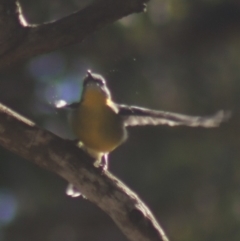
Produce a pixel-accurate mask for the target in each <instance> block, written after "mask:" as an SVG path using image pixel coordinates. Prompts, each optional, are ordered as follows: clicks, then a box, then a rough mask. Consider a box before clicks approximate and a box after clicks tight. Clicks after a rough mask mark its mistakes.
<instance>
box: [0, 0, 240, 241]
mask: <svg viewBox="0 0 240 241" xmlns="http://www.w3.org/2000/svg"><path fill="white" fill-rule="evenodd" d="M89 2H90V1H87V0H85V1H84V0H51V1H48V0H35V1H28V0H21V1H20V3H21V4H22V7H23V13H24V15H25V17H26V19H27V21H28V22H29V23H31V24H38V23H39V24H40V23H43V22H46V21H52V20H55V19H59V18H61V17H63V16H66V15H68V14H70V13H72V12H74V11H77V10H79V9H81V8H83V7H84V6H86V5H87V4H88V3H89ZM89 17H91V16H89ZM239 29H240V3H239V1H229V0H215V1H213V0H212V1H211V0H201V1H200V0H195V1H192V0H169V1H167V0H151V1H150V2H149V4H148V11H147V12H146V13H142V14H134V15H131V16H129V17H127V18H124V19H122V20H120V21H118V22H117V23H115V24H112V25H111V26H108V27H106V28H104V29H102V30H100V31H98V32H96V33H94V34H93V35H91V37H89V38H87V39H85V41H84V42H82V43H81V44H78V45H74V46H70V47H66V48H64V49H62V50H58V51H55V52H52V53H50V54H45V55H40V56H37V57H35V58H32V59H30V60H28V61H26V62H24V63H18V64H17V65H15V66H12V67H11V68H9V69H8V70H6V71H4V72H1V73H0V101H1V102H3V103H4V104H6V105H8V106H9V107H11V108H12V109H14V110H15V111H17V112H19V113H21V114H23V115H24V116H26V117H28V118H30V119H32V120H33V121H34V122H36V123H37V124H38V125H40V126H41V127H44V128H46V129H48V130H50V131H52V132H54V133H56V134H57V135H59V136H62V137H64V138H69V137H71V134H70V131H69V128H68V125H67V116H66V113H63V112H56V111H55V110H54V108H53V105H54V103H55V101H57V100H60V99H64V100H66V101H67V102H72V101H76V100H78V99H79V96H80V93H81V89H82V87H81V84H82V79H83V77H84V75H85V74H86V71H87V69H91V70H92V71H93V72H97V73H99V74H102V75H103V76H104V77H105V78H106V79H107V80H108V83H109V86H110V88H111V90H112V93H113V97H114V100H115V101H117V102H121V103H128V104H134V105H140V106H144V107H149V108H154V109H162V110H168V111H174V112H180V113H186V114H192V115H196V114H199V115H208V114H213V113H214V112H216V111H217V110H220V109H227V110H232V111H233V118H232V119H231V120H230V121H229V122H228V123H225V124H223V125H222V126H221V127H220V128H216V129H202V128H190V127H174V128H171V127H168V126H159V127H133V128H132V129H130V130H129V139H128V141H127V142H126V143H125V144H124V145H122V146H121V147H119V148H118V149H117V150H115V151H114V152H113V153H111V155H110V170H111V171H112V172H113V173H114V174H115V175H116V176H117V177H119V178H120V179H121V180H122V181H123V182H125V183H126V184H127V185H128V186H130V187H131V188H132V189H133V190H134V191H136V193H138V195H139V196H140V197H141V198H142V199H143V200H144V201H145V202H146V203H147V205H148V206H149V207H150V209H151V210H152V211H153V213H154V214H155V216H156V217H157V219H158V220H159V221H160V223H161V225H162V226H163V228H164V230H165V231H166V233H167V235H168V236H169V237H170V239H171V240H174V241H192V240H194V241H210V240H211V241H212V240H218V241H226V240H229V241H239V239H240V162H239V160H240V148H239V143H240V139H239V134H240V133H239V132H240V130H239V119H240V118H239V116H240V115H239V101H240V31H239ZM66 185H67V182H66V181H65V180H63V179H61V178H60V177H58V176H56V175H55V174H53V173H50V172H48V171H46V170H43V169H40V168H38V167H37V166H35V165H33V164H32V163H30V162H28V161H26V160H24V159H22V158H19V157H18V156H16V155H14V154H11V153H9V152H8V151H6V150H4V149H3V148H0V240H3V241H23V240H24V241H26V240H34V241H43V240H46V241H65V240H66V241H78V240H86V241H95V240H114V241H120V240H122V241H123V240H126V238H125V237H124V236H123V234H121V232H120V231H119V230H118V228H117V227H116V225H115V224H114V223H113V222H112V220H111V219H110V218H109V217H108V216H107V215H106V214H105V213H103V212H102V211H101V210H99V209H98V208H97V207H95V206H94V205H93V204H91V203H90V202H89V201H86V200H83V199H71V198H69V197H67V196H66V195H65V193H64V192H65V187H66Z"/></svg>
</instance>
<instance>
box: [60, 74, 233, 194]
mask: <svg viewBox="0 0 240 241" xmlns="http://www.w3.org/2000/svg"><path fill="white" fill-rule="evenodd" d="M57 107H58V108H62V107H64V108H68V109H71V114H70V118H69V123H70V127H71V129H72V131H73V134H74V135H75V136H76V137H77V143H78V146H79V147H80V148H82V149H83V150H84V151H86V152H87V153H88V154H89V155H90V156H92V157H93V158H95V160H96V161H95V162H94V166H95V167H97V168H102V170H103V171H106V170H107V169H108V154H109V153H110V152H112V151H113V150H114V149H116V148H117V147H118V146H120V145H121V144H122V143H123V142H124V141H125V140H126V139H127V137H128V132H127V127H129V126H144V125H169V126H171V127H172V126H180V125H182V126H189V127H204V128H213V127H218V126H219V125H220V124H221V123H222V122H224V121H227V120H228V119H229V117H230V115H231V113H230V112H229V111H223V110H221V111H218V112H217V113H215V114H214V115H210V116H189V115H184V114H178V113H172V112H166V111H162V110H152V109H147V108H143V107H138V106H130V105H124V104H117V103H115V102H114V101H113V100H112V96H111V92H110V90H109V88H108V86H107V82H106V80H105V79H104V77H103V76H101V75H99V74H96V73H92V72H91V70H88V71H87V75H86V76H85V78H84V80H83V90H82V95H81V99H80V101H79V102H77V103H76V102H75V103H72V104H69V105H68V104H65V105H62V104H61V105H60V106H57ZM66 193H67V195H69V196H72V197H78V196H80V195H81V192H80V191H79V190H77V189H76V188H75V187H74V185H73V184H69V185H68V188H67V190H66Z"/></svg>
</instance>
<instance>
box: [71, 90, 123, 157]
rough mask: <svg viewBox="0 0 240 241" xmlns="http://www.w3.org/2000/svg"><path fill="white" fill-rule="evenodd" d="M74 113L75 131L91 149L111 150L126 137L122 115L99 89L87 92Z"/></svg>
mask: <svg viewBox="0 0 240 241" xmlns="http://www.w3.org/2000/svg"><path fill="white" fill-rule="evenodd" d="M73 115H74V117H73V118H72V127H73V131H74V133H75V135H76V136H77V137H78V138H79V140H80V141H81V142H83V144H84V145H85V146H86V147H87V148H89V149H92V150H94V151H97V152H104V153H106V152H111V151H112V150H113V149H115V148H116V147H117V146H118V145H120V144H121V143H122V142H123V141H124V140H125V139H126V130H125V127H124V124H123V121H122V119H121V117H120V116H118V114H117V113H116V111H115V110H114V109H113V108H112V107H110V106H109V100H107V98H106V96H104V95H103V94H102V93H101V92H99V91H98V90H95V89H91V90H88V91H87V92H85V93H84V95H83V97H82V102H81V104H80V105H79V108H78V109H77V110H76V111H74V113H73Z"/></svg>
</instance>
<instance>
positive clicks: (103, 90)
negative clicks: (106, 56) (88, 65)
mask: <svg viewBox="0 0 240 241" xmlns="http://www.w3.org/2000/svg"><path fill="white" fill-rule="evenodd" d="M89 90H90V91H92V90H93V91H97V92H99V93H100V94H103V95H104V96H105V97H106V98H111V94H110V91H109V89H108V87H107V84H106V80H105V79H104V78H103V77H102V76H101V75H99V74H94V73H92V72H91V71H90V70H88V71H87V75H86V77H85V79H84V80H83V95H84V93H85V92H87V91H89Z"/></svg>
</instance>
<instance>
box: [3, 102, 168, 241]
mask: <svg viewBox="0 0 240 241" xmlns="http://www.w3.org/2000/svg"><path fill="white" fill-rule="evenodd" d="M0 145H2V146H4V147H5V148H6V149H8V150H9V151H11V152H14V153H16V154H18V155H20V156H22V157H24V158H26V159H27V160H29V161H31V162H33V163H35V164H37V165H39V166H40V167H43V168H46V169H48V170H50V171H52V172H54V173H57V174H58V175H60V176H62V177H63V178H65V179H66V180H67V181H68V182H70V183H73V184H74V185H75V186H76V187H77V188H79V190H81V192H82V193H83V194H84V195H85V196H86V197H87V198H88V199H89V200H90V201H91V202H93V203H95V204H96V205H97V206H98V207H100V208H101V209H102V210H103V211H105V212H106V213H107V214H108V215H109V216H110V217H111V218H112V219H113V220H114V222H115V223H116V224H117V225H118V227H119V228H120V229H121V230H122V232H123V233H124V234H125V235H126V236H127V238H128V239H129V240H132V241H167V240H168V239H167V237H166V236H165V234H164V232H163V230H162V229H161V227H160V226H159V224H158V223H157V221H156V219H155V218H154V217H153V215H152V213H151V212H150V210H149V209H148V208H147V206H146V205H145V204H144V203H143V202H142V201H141V200H140V199H139V197H138V196H137V195H136V194H135V193H134V192H132V191H131V190H130V189H129V188H128V187H126V185H124V184H123V183H122V182H121V181H120V180H118V179H117V178H116V177H114V176H113V175H112V174H111V173H110V172H106V173H104V174H102V173H101V170H99V169H97V168H95V167H94V166H93V162H94V160H93V159H92V158H91V157H90V156H88V155H87V154H85V152H83V151H82V150H81V149H79V148H77V147H76V146H75V145H74V144H73V142H71V141H68V140H63V139H61V138H59V137H57V136H56V135H54V134H52V133H51V132H49V131H46V130H43V129H41V128H39V127H38V126H37V125H35V124H34V123H33V122H31V121H29V120H27V119H26V118H24V117H22V116H20V115H19V114H17V113H15V112H13V111H12V110H10V109H8V108H7V107H6V106H3V105H2V104H0Z"/></svg>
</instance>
